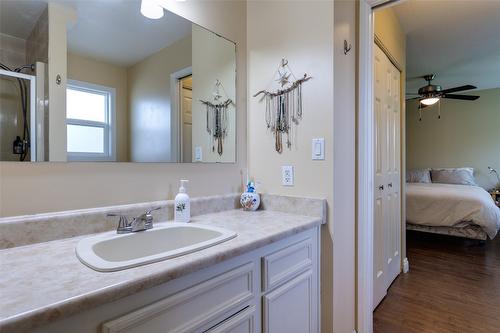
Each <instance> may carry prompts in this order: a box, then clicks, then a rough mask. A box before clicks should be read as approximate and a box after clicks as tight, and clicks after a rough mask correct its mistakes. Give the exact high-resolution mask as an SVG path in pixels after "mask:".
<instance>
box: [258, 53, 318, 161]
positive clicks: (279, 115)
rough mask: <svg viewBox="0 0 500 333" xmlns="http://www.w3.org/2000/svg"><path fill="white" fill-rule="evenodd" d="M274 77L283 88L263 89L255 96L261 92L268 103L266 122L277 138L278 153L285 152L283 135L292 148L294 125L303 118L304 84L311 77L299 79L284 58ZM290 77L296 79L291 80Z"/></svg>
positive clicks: (288, 145) (288, 146)
mask: <svg viewBox="0 0 500 333" xmlns="http://www.w3.org/2000/svg"><path fill="white" fill-rule="evenodd" d="M274 77H275V78H276V77H277V78H276V79H275V80H276V81H278V82H279V84H280V85H281V89H278V90H276V91H267V90H261V91H259V92H258V93H256V94H255V95H253V97H257V96H259V95H261V94H263V95H264V97H263V100H265V103H266V117H265V119H266V124H267V128H268V129H269V130H270V131H271V132H272V133H273V135H274V139H275V149H276V151H277V152H278V153H280V154H281V153H282V152H283V135H285V136H286V146H287V148H288V149H291V148H292V137H293V136H292V131H293V130H294V125H295V126H297V125H298V124H299V121H300V120H301V119H302V110H303V107H302V84H303V83H304V82H306V81H308V80H310V79H311V77H310V76H308V75H307V74H304V76H303V77H302V78H300V79H297V78H296V77H295V75H294V74H293V72H292V70H291V68H290V66H288V60H286V59H282V60H281V63H280V65H279V66H278V69H277V70H276V72H275V74H274ZM290 77H293V79H294V80H295V81H293V82H290Z"/></svg>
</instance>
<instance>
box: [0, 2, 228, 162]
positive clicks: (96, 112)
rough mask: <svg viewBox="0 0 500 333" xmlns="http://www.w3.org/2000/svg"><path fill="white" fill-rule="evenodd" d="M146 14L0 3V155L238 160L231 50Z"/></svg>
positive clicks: (97, 6)
mask: <svg viewBox="0 0 500 333" xmlns="http://www.w3.org/2000/svg"><path fill="white" fill-rule="evenodd" d="M142 12H143V13H145V14H146V15H147V16H148V17H146V16H144V15H143V14H141V1H140V0H126V1H125V0H123V1H122V0H119V1H105V0H99V1H87V0H57V1H51V2H50V3H48V1H45V0H25V1H11V0H2V1H0V20H1V23H0V63H1V68H0V160H2V161H118V162H235V160H236V146H235V145H236V108H235V100H236V96H235V94H236V87H235V83H236V62H235V61H236V59H235V44H234V43H233V42H231V41H229V40H227V39H225V38H222V37H220V36H218V35H216V34H214V33H212V32H210V31H208V30H206V29H204V28H202V27H200V26H198V25H196V24H193V23H191V22H189V21H187V20H186V19H184V18H182V17H180V16H178V15H176V14H173V13H170V12H168V11H166V10H163V9H162V8H160V7H157V8H156V9H155V10H154V11H151V10H150V11H148V10H147V8H146V9H145V8H144V7H143V8H142ZM153 16H154V17H158V18H157V19H151V18H149V17H153Z"/></svg>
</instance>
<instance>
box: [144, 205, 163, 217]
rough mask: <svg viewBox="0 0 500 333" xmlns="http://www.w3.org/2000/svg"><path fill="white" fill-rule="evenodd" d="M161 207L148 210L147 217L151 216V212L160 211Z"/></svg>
mask: <svg viewBox="0 0 500 333" xmlns="http://www.w3.org/2000/svg"><path fill="white" fill-rule="evenodd" d="M160 209H161V207H155V208H151V209H150V210H147V211H146V215H151V212H153V211H155V210H160Z"/></svg>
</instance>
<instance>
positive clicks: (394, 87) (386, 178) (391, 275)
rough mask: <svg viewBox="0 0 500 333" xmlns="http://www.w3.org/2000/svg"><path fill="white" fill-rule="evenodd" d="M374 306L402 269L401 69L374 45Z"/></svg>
mask: <svg viewBox="0 0 500 333" xmlns="http://www.w3.org/2000/svg"><path fill="white" fill-rule="evenodd" d="M374 49H375V52H374V53H375V62H374V63H375V85H374V100H375V105H374V113H375V114H374V118H375V184H374V191H375V193H374V194H375V195H374V198H375V203H374V210H375V212H374V213H375V217H374V239H373V274H374V276H373V279H374V285H373V307H374V308H375V307H376V306H377V305H378V304H379V303H380V301H381V300H382V299H383V298H384V296H385V295H386V294H387V289H388V288H389V286H390V285H391V283H392V282H393V281H394V279H395V278H396V277H397V276H398V275H399V273H400V271H401V250H400V249H401V209H400V208H401V194H400V188H401V184H400V174H401V172H400V165H401V155H400V109H401V107H400V105H401V104H400V72H399V70H398V69H397V68H396V67H395V66H394V65H393V64H392V63H391V61H390V60H389V58H388V57H387V56H386V54H385V53H384V52H383V51H382V50H381V49H380V48H379V47H378V46H376V45H375V48H374Z"/></svg>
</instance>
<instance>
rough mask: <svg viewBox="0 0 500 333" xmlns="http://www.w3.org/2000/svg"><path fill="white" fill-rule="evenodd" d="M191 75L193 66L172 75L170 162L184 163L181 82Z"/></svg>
mask: <svg viewBox="0 0 500 333" xmlns="http://www.w3.org/2000/svg"><path fill="white" fill-rule="evenodd" d="M189 75H193V68H192V67H191V66H189V67H186V68H183V69H181V70H179V71H177V72H174V73H172V74H170V143H171V144H170V147H171V151H170V162H182V160H181V151H182V147H181V144H182V140H181V139H180V135H181V133H182V130H181V128H182V124H181V122H180V119H181V102H180V100H179V99H180V95H181V90H180V80H181V79H182V78H185V77H186V76H189Z"/></svg>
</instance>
